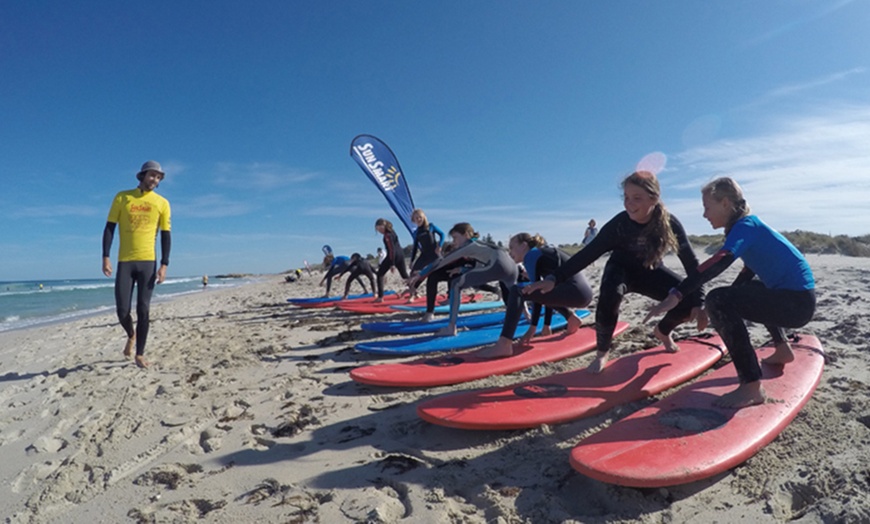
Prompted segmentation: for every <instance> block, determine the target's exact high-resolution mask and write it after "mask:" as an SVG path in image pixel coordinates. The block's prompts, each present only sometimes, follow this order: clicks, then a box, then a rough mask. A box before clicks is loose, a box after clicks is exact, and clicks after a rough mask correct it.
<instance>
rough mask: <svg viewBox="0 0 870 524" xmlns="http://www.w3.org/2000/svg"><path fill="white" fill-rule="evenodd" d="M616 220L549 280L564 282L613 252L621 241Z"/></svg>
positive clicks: (567, 261) (604, 227)
mask: <svg viewBox="0 0 870 524" xmlns="http://www.w3.org/2000/svg"><path fill="white" fill-rule="evenodd" d="M615 220H616V219H615V218H614V219H611V220H610V222H608V223H606V224H604V226H602V228H601V232H600V233H598V234H597V235H595V238H593V239H592V240H591V241H590V242H589V243H588V244H586V246H585V247H584V248H583V249H581V250H580V251H578V252H576V253H574V255H573V256H572V257H571V258H569V259H568V260H566V261H565V263H564V264H562V265H561V266H559V269H557V270H556V271H554V272H553V275H552V276H550V277H547V279H548V280H555V281H556V282H557V283H559V282H564V281H565V280H568V279H570V278H571V277H573V276H574V275H576V274H577V273H579V272H580V271H583V270H584V269H586V266H588V265H589V264H591V263H593V262H595V261H596V260H598V259H599V258H601V256H602V255H604V254H605V253H607V252H608V251H612V250H613V248H614V247H615V245H616V244H617V243H618V241H619V227H618V226H617V225H616V224H615Z"/></svg>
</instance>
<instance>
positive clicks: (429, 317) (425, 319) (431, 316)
mask: <svg viewBox="0 0 870 524" xmlns="http://www.w3.org/2000/svg"><path fill="white" fill-rule="evenodd" d="M433 320H435V314H434V313H426V314H425V315H423V318H421V319H420V322H426V323H429V322H432V321H433Z"/></svg>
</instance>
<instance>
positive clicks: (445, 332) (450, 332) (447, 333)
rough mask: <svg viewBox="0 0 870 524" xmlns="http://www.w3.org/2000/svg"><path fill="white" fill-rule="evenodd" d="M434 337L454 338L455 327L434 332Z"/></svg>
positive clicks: (446, 327)
mask: <svg viewBox="0 0 870 524" xmlns="http://www.w3.org/2000/svg"><path fill="white" fill-rule="evenodd" d="M435 336H436V337H455V336H456V326H450V325H448V326H444V327H443V328H441V329H439V330H438V331H436V332H435Z"/></svg>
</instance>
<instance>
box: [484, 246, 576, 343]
mask: <svg viewBox="0 0 870 524" xmlns="http://www.w3.org/2000/svg"><path fill="white" fill-rule="evenodd" d="M568 259H569V257H568V254H567V253H565V252H564V251H562V250H561V249H558V248H555V247H552V246H542V247H535V248H532V249H530V250H529V252H528V253H526V256H525V257H524V258H523V266H524V267H525V268H526V272H527V273H528V282H523V283H519V284H516V285H514V286H511V288H510V293H509V294H508V297H507V300H506V301H505V304H506V306H507V308H506V310H505V317H504V325H503V326H502V330H501V336H503V337H505V338H509V339H513V338H514V334H515V333H516V330H517V324H518V323H519V321H520V317H521V316H522V314H523V304H524V303H525V301H526V300H530V301H532V302H534V304H535V305H534V307H533V308H532V318H531V325H533V326H535V325H537V324H538V320H539V319H540V315H541V306H542V305H543V306H548V307H549V308H553V309H555V310H556V312H557V313H559V314H560V315H562V316H563V317H565V318H568V317H569V316H570V314H571V313H570V312H569V311H568V309H569V308H580V307H586V306H588V305H589V303H590V302H592V288H591V287H590V286H589V282H587V281H586V277H584V276H583V273H582V272H577V273H576V274H574V275H572V276H571V277H570V278H568V280H565V281H563V282H560V283H558V284H556V286H555V287H554V288H553V289H552V291H550V292H549V293H541V292H540V291H534V292H532V293H530V294H528V295H523V293H522V288H523V287H525V286H526V285H528V283H530V282H537V281H538V280H543V279H544V278H545V277H547V276H549V275H552V274H553V273H554V272H555V271H556V270H557V269H558V268H559V267H561V266H562V264H563V263H565V262H567V261H568ZM547 324H549V322H547Z"/></svg>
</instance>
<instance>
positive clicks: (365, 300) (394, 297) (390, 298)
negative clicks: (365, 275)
mask: <svg viewBox="0 0 870 524" xmlns="http://www.w3.org/2000/svg"><path fill="white" fill-rule="evenodd" d="M376 298H377V297H375V296H372V295H367V296H364V297H356V298H345V299H338V300H323V301H317V302H314V301H312V302H294V303H293V305H295V306H299V307H301V308H307V309H317V308H320V309H322V308H329V307H341V306H343V305H344V306H347V305H351V304H357V305H362V304H369V303H372V302H374V300H375V299H376ZM404 300H407V297H405V299H404ZM384 303H388V304H399V303H400V297H399V295H398V294H396V293H393V292H390V293H389V294H386V295H384Z"/></svg>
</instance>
